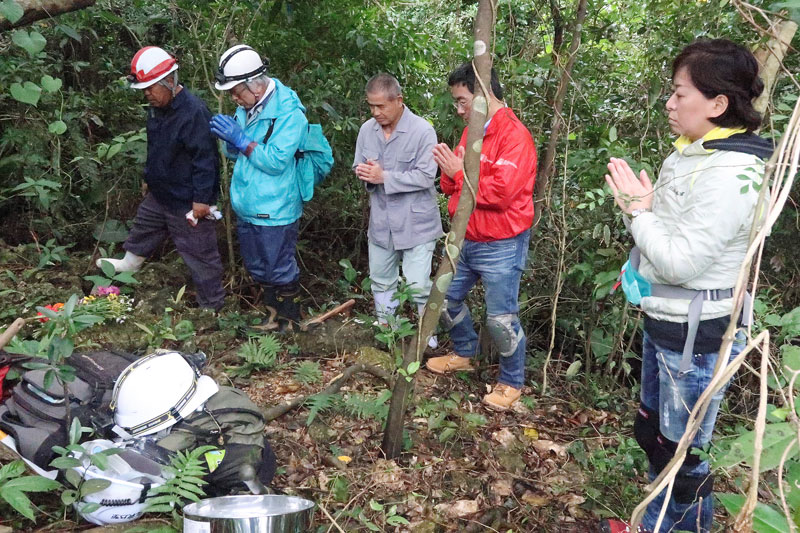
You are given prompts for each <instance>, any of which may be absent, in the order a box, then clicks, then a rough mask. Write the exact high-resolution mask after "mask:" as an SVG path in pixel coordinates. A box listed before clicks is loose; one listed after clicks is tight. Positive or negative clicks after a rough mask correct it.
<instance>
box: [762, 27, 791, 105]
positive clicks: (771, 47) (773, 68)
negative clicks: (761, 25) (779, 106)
mask: <svg viewBox="0 0 800 533" xmlns="http://www.w3.org/2000/svg"><path fill="white" fill-rule="evenodd" d="M771 29H772V38H771V39H770V40H769V42H768V43H766V44H765V45H763V47H762V48H759V49H758V50H757V51H756V53H755V56H756V59H757V60H758V64H759V65H760V66H761V72H760V73H759V74H760V76H761V79H762V80H763V82H764V92H763V93H761V96H759V97H758V98H757V99H756V101H755V102H753V106H754V107H755V108H756V111H758V112H759V113H762V114H763V113H764V111H766V110H767V104H768V103H769V97H770V95H771V94H772V88H773V87H774V86H775V80H776V79H777V78H778V71H779V70H780V67H781V62H782V61H783V58H784V56H785V55H786V50H787V49H788V48H789V43H791V42H792V37H794V34H795V32H797V24H796V23H795V22H792V21H791V20H783V21H781V22H779V23H778V24H777V25H775V26H773V27H772V28H771Z"/></svg>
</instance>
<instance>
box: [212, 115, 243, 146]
mask: <svg viewBox="0 0 800 533" xmlns="http://www.w3.org/2000/svg"><path fill="white" fill-rule="evenodd" d="M211 133H213V134H214V135H216V136H217V137H219V138H220V139H222V140H223V141H225V142H227V143H230V144H232V145H233V146H235V147H236V149H237V150H239V151H240V152H244V151H245V150H247V147H248V146H249V145H250V143H251V142H252V141H251V140H250V139H248V138H247V136H246V135H245V134H244V131H243V130H242V127H241V126H239V124H237V123H236V121H235V120H233V119H232V118H231V117H229V116H227V115H214V117H213V118H212V119H211Z"/></svg>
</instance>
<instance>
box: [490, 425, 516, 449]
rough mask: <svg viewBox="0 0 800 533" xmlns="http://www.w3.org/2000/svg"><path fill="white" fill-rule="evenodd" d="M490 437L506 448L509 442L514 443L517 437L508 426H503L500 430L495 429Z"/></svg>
mask: <svg viewBox="0 0 800 533" xmlns="http://www.w3.org/2000/svg"><path fill="white" fill-rule="evenodd" d="M492 438H493V439H494V440H496V441H497V442H499V443H500V444H501V445H502V446H503V447H504V448H508V447H509V446H510V445H511V444H513V443H514V441H515V440H517V438H516V437H515V436H514V434H513V433H512V432H511V430H510V429H508V428H503V429H501V430H500V431H495V432H494V433H492Z"/></svg>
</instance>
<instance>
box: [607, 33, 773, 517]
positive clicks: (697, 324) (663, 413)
mask: <svg viewBox="0 0 800 533" xmlns="http://www.w3.org/2000/svg"><path fill="white" fill-rule="evenodd" d="M672 74H673V93H672V96H671V97H670V98H669V100H668V101H667V106H666V108H667V112H668V113H669V125H670V128H671V129H672V131H673V133H675V134H677V135H678V136H679V137H678V139H677V140H676V141H675V151H674V152H672V154H670V155H669V157H667V159H666V160H665V161H664V164H663V166H662V169H661V172H660V174H659V177H658V181H657V182H656V183H655V186H653V185H652V184H651V182H650V179H649V177H648V176H647V173H646V172H645V171H644V170H643V171H641V172H640V173H639V175H638V176H637V175H636V174H634V172H633V170H631V168H630V166H629V165H628V163H627V162H625V160H623V159H611V161H610V162H609V164H608V170H609V174H608V175H606V181H607V183H608V184H609V186H610V187H611V190H612V192H613V194H614V198H615V200H616V203H617V205H618V206H619V207H620V209H622V211H623V212H624V213H625V214H627V215H629V216H630V217H631V224H630V229H631V233H632V234H633V238H634V241H635V242H636V248H635V249H634V252H632V256H631V257H632V259H631V261H630V262H629V264H628V266H627V268H628V269H631V271H634V270H638V276H637V279H638V280H639V282H640V283H639V287H638V294H637V291H636V290H627V289H628V288H629V287H626V295H629V300H631V301H632V303H634V304H640V305H641V308H642V310H643V311H644V313H645V322H644V338H643V347H642V392H641V405H640V408H639V411H638V413H637V416H636V422H635V424H634V433H635V435H636V440H637V441H638V442H639V445H640V446H641V447H642V448H643V449H644V451H645V452H646V453H647V456H648V459H649V462H650V478H651V479H653V478H654V477H655V476H657V475H658V473H659V472H660V471H661V470H662V469H663V468H664V466H666V464H667V463H668V462H669V460H670V459H671V458H672V456H673V455H674V452H675V448H676V446H677V442H678V441H679V440H680V438H681V436H682V435H683V432H684V430H685V428H686V422H687V419H688V416H689V413H690V412H691V410H692V407H693V406H694V404H695V403H696V401H697V399H698V398H699V396H700V395H701V394H702V393H703V391H704V390H705V389H706V387H707V386H708V384H709V382H710V380H711V377H712V373H713V369H714V365H715V364H716V360H717V357H718V352H719V349H720V345H721V342H722V335H723V333H724V332H725V329H726V328H727V326H728V323H729V320H730V315H731V312H732V310H733V299H732V297H731V296H732V294H733V287H734V285H735V283H736V278H737V275H738V272H739V267H740V266H741V264H742V262H743V260H744V256H745V250H746V248H747V245H748V239H749V231H750V227H751V225H752V223H753V218H754V216H755V209H756V202H757V198H758V191H757V190H756V189H757V188H758V187H759V184H760V183H761V179H762V177H763V173H764V160H765V159H769V153H770V152H771V148H770V147H771V144H769V143H767V142H766V141H765V140H763V139H760V138H759V137H757V136H755V135H753V134H752V131H753V130H755V129H756V128H758V126H759V125H760V123H761V116H760V115H759V114H758V112H757V111H755V109H754V108H753V106H752V101H753V99H754V98H756V97H757V96H758V95H759V94H761V92H762V91H763V87H764V85H763V83H762V82H761V80H760V79H759V78H758V64H757V63H756V60H755V58H754V57H753V55H752V54H751V53H750V52H749V51H748V50H747V49H745V48H743V47H741V46H739V45H737V44H734V43H732V42H730V41H727V40H724V39H717V40H703V41H698V42H695V43H693V44H691V45H689V46H688V47H686V48H685V49H684V50H683V51H682V52H681V53H680V55H678V57H677V58H676V59H675V61H674V62H673V65H672ZM765 143H767V145H765ZM637 262H638V264H637ZM628 274H632V272H629V273H628ZM623 277H624V279H623V285H626V284H625V283H624V281H625V276H623ZM627 279H628V280H629V281H630V280H631V279H632V278H627ZM743 339H744V336H743V335H742V334H741V333H739V335H738V337H737V340H736V342H735V343H734V346H733V349H732V354H731V355H732V356H734V355H736V354H738V353H739V352H740V351H741V350H742V348H743ZM722 395H723V393H722V392H720V393H719V394H718V395H717V396H716V397H715V398H714V400H713V402H712V404H711V406H710V407H709V409H708V412H707V414H706V417H705V419H704V421H703V424H702V426H701V428H700V431H698V433H697V435H696V437H695V439H694V441H693V442H692V445H693V446H694V447H695V448H704V447H706V448H707V446H708V444H709V443H710V441H711V433H712V431H713V429H714V423H715V422H716V417H717V412H718V410H719V403H720V401H721V400H722ZM700 457H701V456H699V455H697V454H696V453H692V452H691V450H690V453H689V454H687V457H686V459H685V461H684V463H683V466H682V467H681V470H680V473H679V475H678V476H677V478H676V481H675V486H674V488H673V491H672V494H671V497H670V501H669V502H668V505H667V511H666V515H665V517H664V521H663V522H662V525H661V528H660V531H661V532H671V531H678V530H686V531H696V532H702V533H705V532H708V531H710V529H711V524H712V520H713V496H712V486H713V477H712V476H711V474H710V469H709V464H708V461H705V460H701V458H700ZM665 492H666V491H665ZM665 492H662V493H661V494H660V495H659V496H658V497H657V498H656V499H655V500H654V501H653V502H652V503H651V504H650V505H649V506H648V508H647V512H646V514H645V516H644V519H643V521H642V526H641V528H640V531H654V530H655V524H656V521H657V519H658V516H659V513H660V511H661V507H662V504H663V501H664V497H665ZM603 527H604V531H606V532H610V533H617V532H623V531H630V530H629V529H628V526H627V524H625V523H623V522H620V521H617V520H609V521H605V522H604V525H603Z"/></svg>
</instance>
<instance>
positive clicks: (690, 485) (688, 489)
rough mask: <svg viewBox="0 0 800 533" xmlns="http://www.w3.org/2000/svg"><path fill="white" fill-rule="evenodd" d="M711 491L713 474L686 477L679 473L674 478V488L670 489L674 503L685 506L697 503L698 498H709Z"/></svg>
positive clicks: (712, 488)
mask: <svg viewBox="0 0 800 533" xmlns="http://www.w3.org/2000/svg"><path fill="white" fill-rule="evenodd" d="M695 457H697V456H695ZM686 458H687V460H688V458H689V456H688V455H687V456H686ZM713 490H714V475H713V474H706V475H705V476H688V475H685V474H681V473H680V472H679V473H678V475H677V476H675V486H673V487H672V498H673V499H674V500H675V502H676V503H680V504H683V505H687V504H690V503H694V502H696V501H698V500H699V499H700V498H703V499H705V498H710V497H711V492H712V491H713Z"/></svg>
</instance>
